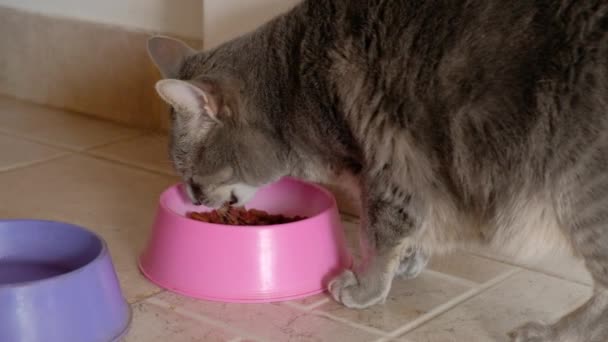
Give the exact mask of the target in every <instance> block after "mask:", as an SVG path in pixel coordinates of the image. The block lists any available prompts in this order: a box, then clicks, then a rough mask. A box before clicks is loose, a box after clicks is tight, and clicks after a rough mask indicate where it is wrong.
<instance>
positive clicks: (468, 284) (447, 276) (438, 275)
mask: <svg viewBox="0 0 608 342" xmlns="http://www.w3.org/2000/svg"><path fill="white" fill-rule="evenodd" d="M423 272H424V273H426V274H429V275H430V276H432V277H436V278H441V279H445V280H450V281H452V282H455V283H458V284H459V285H462V286H466V287H478V286H479V285H481V284H480V283H476V282H474V281H471V280H468V279H465V278H461V277H459V276H455V275H453V274H448V273H443V272H439V271H435V270H433V269H430V268H427V269H425V270H424V271H423Z"/></svg>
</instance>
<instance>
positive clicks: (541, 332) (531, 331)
mask: <svg viewBox="0 0 608 342" xmlns="http://www.w3.org/2000/svg"><path fill="white" fill-rule="evenodd" d="M509 336H510V337H511V341H512V342H550V341H554V339H553V338H552V337H551V329H550V328H549V327H547V326H546V325H543V324H540V323H536V322H531V323H528V324H526V325H524V326H522V327H519V328H517V329H515V330H514V331H513V332H511V333H509Z"/></svg>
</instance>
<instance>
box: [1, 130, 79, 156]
mask: <svg viewBox="0 0 608 342" xmlns="http://www.w3.org/2000/svg"><path fill="white" fill-rule="evenodd" d="M0 133H2V134H4V135H6V136H9V137H12V138H18V139H21V140H25V141H29V142H33V143H37V144H40V145H45V146H47V147H54V148H60V149H62V150H68V151H70V152H78V149H75V148H74V147H73V146H69V145H64V144H61V143H55V142H51V141H48V140H43V139H38V138H33V137H31V136H29V135H22V134H16V133H14V132H11V131H8V130H4V129H2V128H0Z"/></svg>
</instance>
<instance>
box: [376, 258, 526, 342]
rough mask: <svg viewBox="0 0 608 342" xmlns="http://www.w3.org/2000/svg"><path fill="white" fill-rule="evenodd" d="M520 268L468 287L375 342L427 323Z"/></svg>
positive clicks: (380, 341)
mask: <svg viewBox="0 0 608 342" xmlns="http://www.w3.org/2000/svg"><path fill="white" fill-rule="evenodd" d="M521 271H522V270H521V269H517V268H516V269H513V270H510V271H507V272H505V273H503V274H501V275H499V276H497V277H495V278H493V279H491V280H489V281H487V282H485V283H483V284H481V285H479V286H477V287H475V288H472V289H470V290H469V291H467V292H465V293H463V294H461V295H460V296H457V297H455V298H452V299H451V300H449V301H447V302H445V303H443V304H441V305H439V306H437V307H435V308H433V309H432V310H431V311H429V312H427V313H426V314H424V315H422V316H420V317H418V318H417V319H415V320H413V321H411V322H409V323H407V324H405V325H404V326H402V327H400V328H398V329H396V330H394V331H392V332H391V333H390V334H389V335H388V337H386V338H380V339H378V340H376V342H386V341H389V340H390V339H392V338H397V337H399V336H401V335H403V334H407V333H408V332H410V331H412V330H414V329H416V328H418V327H420V326H421V325H423V324H425V323H427V322H428V321H430V320H432V319H433V318H435V317H437V316H439V315H441V314H443V313H445V312H447V311H449V310H451V309H453V308H454V307H456V306H457V305H459V304H461V303H463V302H465V301H467V300H469V299H471V298H473V297H475V296H477V295H479V294H481V293H483V292H485V291H486V290H488V289H490V288H492V287H494V286H496V285H498V284H499V283H501V282H502V281H504V280H506V279H508V278H510V277H512V276H513V275H515V274H517V273H519V272H521Z"/></svg>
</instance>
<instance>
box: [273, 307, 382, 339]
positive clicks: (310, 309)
mask: <svg viewBox="0 0 608 342" xmlns="http://www.w3.org/2000/svg"><path fill="white" fill-rule="evenodd" d="M330 301H331V299H329V298H323V299H321V300H319V301H317V302H315V303H313V304H311V305H300V304H297V303H294V302H284V303H281V305H284V306H287V307H290V308H293V309H296V310H299V311H303V312H304V313H311V314H313V315H315V316H320V317H324V318H328V319H330V320H332V321H336V322H339V323H343V324H346V325H350V326H351V327H354V328H357V329H360V330H363V331H366V332H369V333H371V334H374V335H381V336H386V332H384V331H382V330H380V329H376V328H372V327H368V326H365V325H361V324H358V323H355V322H351V321H349V320H346V319H344V318H340V317H337V316H334V315H332V314H329V313H327V312H323V311H319V310H314V309H316V308H318V307H320V306H321V305H323V304H326V303H329V302H330ZM313 310H314V311H313Z"/></svg>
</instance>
